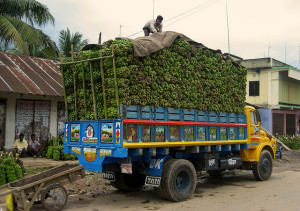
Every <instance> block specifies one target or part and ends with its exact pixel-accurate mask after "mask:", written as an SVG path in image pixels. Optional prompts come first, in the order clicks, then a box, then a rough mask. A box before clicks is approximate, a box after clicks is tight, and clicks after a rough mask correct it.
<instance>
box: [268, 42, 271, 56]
mask: <svg viewBox="0 0 300 211" xmlns="http://www.w3.org/2000/svg"><path fill="white" fill-rule="evenodd" d="M270 49H271V43H270V41H269V47H268V57H270Z"/></svg>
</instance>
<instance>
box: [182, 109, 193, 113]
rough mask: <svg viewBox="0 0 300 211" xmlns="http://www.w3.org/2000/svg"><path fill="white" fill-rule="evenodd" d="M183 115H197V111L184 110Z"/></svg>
mask: <svg viewBox="0 0 300 211" xmlns="http://www.w3.org/2000/svg"><path fill="white" fill-rule="evenodd" d="M183 114H195V110H194V109H191V110H189V109H183Z"/></svg>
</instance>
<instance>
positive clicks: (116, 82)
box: [112, 46, 121, 118]
mask: <svg viewBox="0 0 300 211" xmlns="http://www.w3.org/2000/svg"><path fill="white" fill-rule="evenodd" d="M112 56H113V69H114V81H115V91H116V101H117V109H118V116H119V118H120V117H121V115H120V98H119V88H118V81H117V72H116V58H115V53H114V46H112Z"/></svg>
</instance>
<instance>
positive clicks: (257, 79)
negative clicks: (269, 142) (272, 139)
mask: <svg viewBox="0 0 300 211" xmlns="http://www.w3.org/2000/svg"><path fill="white" fill-rule="evenodd" d="M239 63H240V64H241V65H243V66H244V67H246V68H247V70H248V74H247V96H246V102H247V103H250V104H253V105H255V106H258V107H260V109H259V111H260V115H261V119H262V126H263V127H265V128H266V129H267V130H268V131H271V132H272V133H273V134H288V135H296V134H299V133H300V132H299V125H300V122H299V121H300V118H299V117H300V70H298V69H296V68H294V67H291V66H289V65H287V64H285V63H283V62H280V61H278V60H276V59H273V58H261V59H247V60H240V62H239Z"/></svg>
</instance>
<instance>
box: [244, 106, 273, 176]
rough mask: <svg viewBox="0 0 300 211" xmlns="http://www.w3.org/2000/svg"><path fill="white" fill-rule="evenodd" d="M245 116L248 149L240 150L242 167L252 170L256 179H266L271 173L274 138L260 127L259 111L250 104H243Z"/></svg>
mask: <svg viewBox="0 0 300 211" xmlns="http://www.w3.org/2000/svg"><path fill="white" fill-rule="evenodd" d="M245 114H246V116H247V125H248V126H247V128H248V141H249V149H247V150H241V151H240V155H241V157H242V159H243V162H244V163H245V164H244V166H243V167H244V168H246V166H247V165H246V164H248V168H251V169H252V170H253V174H254V176H255V178H256V179H257V180H266V179H269V177H270V176H271V174H272V165H273V158H274V159H275V154H276V146H277V145H276V140H275V139H274V138H273V137H272V136H268V135H267V132H265V131H264V130H263V129H262V126H261V119H260V115H259V112H258V111H257V110H256V109H255V108H254V107H252V106H245Z"/></svg>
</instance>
